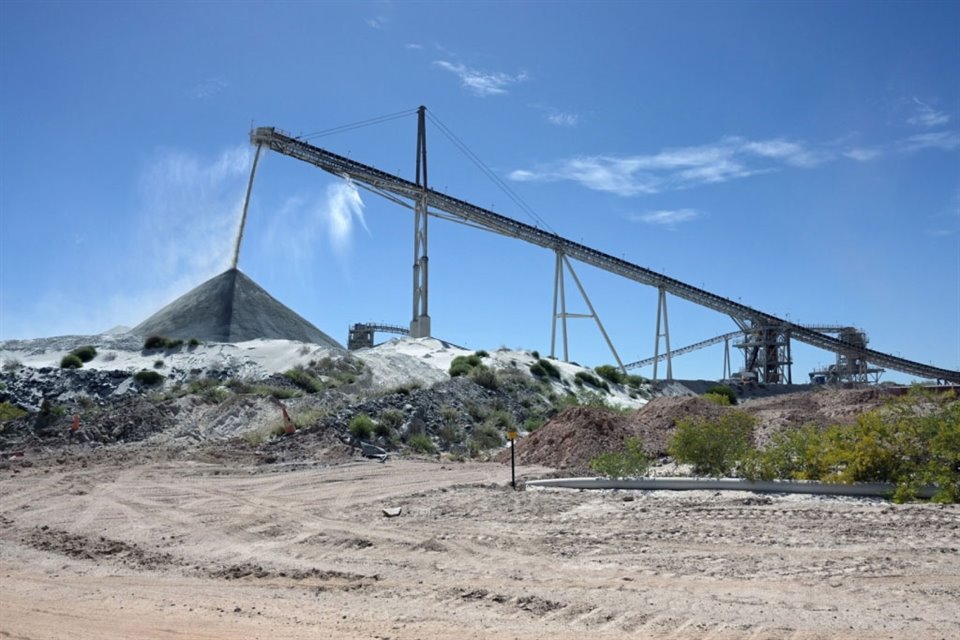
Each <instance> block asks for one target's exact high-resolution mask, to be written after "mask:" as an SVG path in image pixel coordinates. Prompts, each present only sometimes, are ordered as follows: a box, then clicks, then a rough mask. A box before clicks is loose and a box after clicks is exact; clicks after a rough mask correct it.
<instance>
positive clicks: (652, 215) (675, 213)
mask: <svg viewBox="0 0 960 640" xmlns="http://www.w3.org/2000/svg"><path fill="white" fill-rule="evenodd" d="M700 215H701V213H700V212H699V211H697V210H696V209H672V210H661V211H649V212H647V213H640V214H635V215H632V216H630V220H631V221H633V222H643V223H645V224H652V225H657V226H661V227H667V228H668V229H674V228H676V226H677V225H678V224H683V223H684V222H691V221H692V220H696V219H697V218H699V217H700Z"/></svg>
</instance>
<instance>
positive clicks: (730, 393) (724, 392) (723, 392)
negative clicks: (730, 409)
mask: <svg viewBox="0 0 960 640" xmlns="http://www.w3.org/2000/svg"><path fill="white" fill-rule="evenodd" d="M707 393H708V394H713V395H718V396H726V397H727V399H728V400H730V404H731V405H735V404H737V392H736V391H734V390H733V389H731V388H730V387H728V386H726V385H722V384H715V385H713V386H712V387H710V388H709V389H707Z"/></svg>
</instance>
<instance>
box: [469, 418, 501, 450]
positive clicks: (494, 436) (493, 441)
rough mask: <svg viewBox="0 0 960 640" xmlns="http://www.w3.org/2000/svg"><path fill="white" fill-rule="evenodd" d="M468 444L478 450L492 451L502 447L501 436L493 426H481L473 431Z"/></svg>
mask: <svg viewBox="0 0 960 640" xmlns="http://www.w3.org/2000/svg"><path fill="white" fill-rule="evenodd" d="M470 443H471V444H472V445H473V448H476V449H478V450H483V449H493V448H494V447H499V446H502V445H503V436H502V435H500V431H499V430H498V429H497V428H496V427H495V426H493V425H491V424H483V425H481V426H479V427H477V428H476V429H474V430H473V435H472V436H470Z"/></svg>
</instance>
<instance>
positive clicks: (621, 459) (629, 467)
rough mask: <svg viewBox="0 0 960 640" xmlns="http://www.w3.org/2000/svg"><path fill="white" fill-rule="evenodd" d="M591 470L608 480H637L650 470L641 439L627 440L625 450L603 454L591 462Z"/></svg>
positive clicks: (648, 459)
mask: <svg viewBox="0 0 960 640" xmlns="http://www.w3.org/2000/svg"><path fill="white" fill-rule="evenodd" d="M590 468H591V469H593V470H594V471H596V472H597V473H599V474H600V475H603V476H607V477H608V478H637V477H640V476H642V475H643V474H645V473H646V472H647V469H649V468H650V458H648V457H647V455H646V454H645V453H644V452H643V448H642V446H641V443H640V439H639V438H627V440H626V441H625V442H624V450H623V451H616V452H611V453H602V454H600V455H598V456H596V457H595V458H593V459H592V460H590Z"/></svg>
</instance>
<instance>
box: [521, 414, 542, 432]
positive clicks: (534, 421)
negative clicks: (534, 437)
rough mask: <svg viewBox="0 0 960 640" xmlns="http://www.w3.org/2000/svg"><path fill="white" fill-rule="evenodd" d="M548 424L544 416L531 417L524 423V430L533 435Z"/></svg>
mask: <svg viewBox="0 0 960 640" xmlns="http://www.w3.org/2000/svg"><path fill="white" fill-rule="evenodd" d="M546 423H547V419H546V418H544V417H543V416H530V417H529V418H527V419H526V420H524V421H523V430H524V431H526V432H527V433H533V432H534V431H536V430H537V429H539V428H540V427H542V426H543V425H545V424H546Z"/></svg>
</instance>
